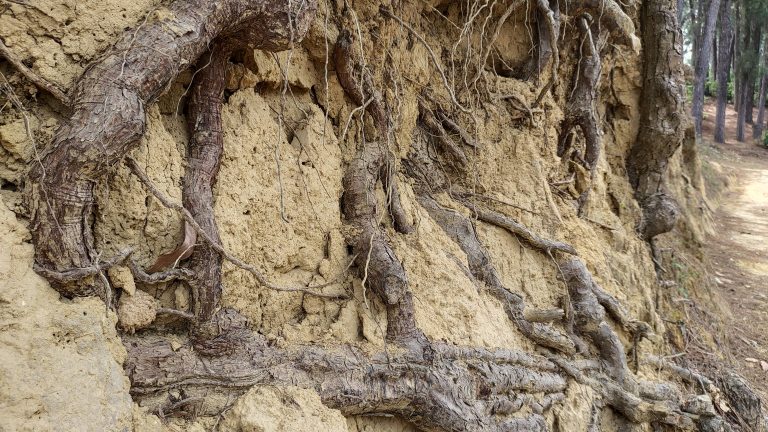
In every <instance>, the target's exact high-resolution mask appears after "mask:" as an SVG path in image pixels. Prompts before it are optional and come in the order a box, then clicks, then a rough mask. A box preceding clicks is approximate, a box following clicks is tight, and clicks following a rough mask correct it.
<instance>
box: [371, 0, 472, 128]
mask: <svg viewBox="0 0 768 432" xmlns="http://www.w3.org/2000/svg"><path fill="white" fill-rule="evenodd" d="M379 12H381V14H382V15H384V16H386V17H389V18H392V19H393V20H395V21H397V23H398V24H400V25H401V26H402V27H403V28H405V29H406V30H408V31H409V32H411V34H412V35H413V36H414V37H415V38H416V39H418V40H419V42H421V44H422V45H424V48H426V49H427V52H428V53H429V57H430V58H431V59H432V64H433V65H434V66H435V69H437V72H439V73H440V77H441V78H442V79H443V87H445V91H447V92H448V94H449V95H450V96H451V102H453V104H454V105H455V106H456V107H457V108H458V109H460V110H461V111H462V112H464V113H471V111H470V110H469V109H468V108H466V107H465V106H464V105H462V104H461V103H460V102H459V101H458V99H456V93H455V92H454V91H453V89H452V88H451V86H450V84H448V78H447V77H446V76H445V72H443V68H442V67H440V62H439V61H438V59H437V55H435V52H434V51H433V50H432V47H430V46H429V44H428V43H427V41H426V40H424V37H422V36H421V35H420V34H419V32H417V31H416V30H415V29H414V28H413V27H411V26H410V25H408V24H407V23H406V22H405V21H403V20H402V19H400V17H398V16H397V15H395V14H393V13H392V11H390V10H389V9H387V7H386V6H384V5H382V6H380V7H379Z"/></svg>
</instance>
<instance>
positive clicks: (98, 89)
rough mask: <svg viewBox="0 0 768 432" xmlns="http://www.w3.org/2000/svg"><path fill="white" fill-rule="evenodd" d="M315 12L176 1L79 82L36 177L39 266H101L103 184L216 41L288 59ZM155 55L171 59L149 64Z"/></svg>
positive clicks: (72, 292) (311, 6) (81, 286)
mask: <svg viewBox="0 0 768 432" xmlns="http://www.w3.org/2000/svg"><path fill="white" fill-rule="evenodd" d="M315 7H316V4H315V2H314V1H307V2H292V3H285V2H275V1H269V0H263V1H246V0H224V1H211V0H189V1H187V0H184V1H176V2H174V3H172V4H171V5H169V6H168V9H167V10H166V11H165V12H164V13H162V14H158V15H157V16H154V17H152V19H151V20H148V22H146V23H145V24H144V25H142V26H141V27H140V28H137V29H136V30H135V31H128V32H125V33H124V34H123V36H122V37H121V39H120V40H119V41H117V43H115V45H114V46H113V47H112V48H111V49H110V51H109V52H107V53H106V54H105V55H104V56H102V57H101V59H100V61H99V62H98V63H96V64H94V65H92V66H91V67H89V68H88V69H87V70H86V71H85V73H84V74H83V76H82V77H81V78H80V79H79V80H78V81H77V83H76V84H75V86H74V88H73V89H72V92H71V101H72V103H71V106H72V115H71V116H70V118H69V119H68V120H67V121H66V122H65V123H64V124H62V125H61V126H60V127H59V129H58V130H57V131H56V134H55V136H54V139H53V144H52V146H51V147H50V150H49V152H48V153H47V154H46V155H45V156H44V157H43V158H42V161H41V164H40V166H37V165H35V166H33V168H32V170H31V172H30V174H29V181H28V183H27V184H28V187H27V198H28V205H29V207H30V213H31V215H32V224H31V231H32V235H33V241H34V243H35V246H36V247H35V253H36V256H35V260H36V263H37V264H38V266H40V267H44V268H48V269H51V270H54V271H59V272H62V271H67V270H69V269H72V268H84V267H90V266H91V263H92V262H93V261H94V259H95V257H96V256H97V252H96V251H95V250H94V245H93V236H92V233H91V225H92V223H91V221H92V218H93V214H92V210H93V190H94V185H95V182H96V181H98V179H100V178H101V177H103V176H104V174H105V173H106V172H107V171H108V170H109V169H110V167H112V166H114V165H115V164H117V163H118V162H119V161H120V160H121V159H122V158H123V157H124V156H125V155H126V154H127V153H128V152H129V151H130V150H131V149H133V148H134V147H135V146H136V145H137V144H138V140H139V138H140V137H141V136H142V135H143V133H144V129H145V127H146V115H145V109H146V106H147V105H148V104H150V103H152V102H153V101H155V100H156V99H157V98H158V97H159V96H160V95H161V94H162V93H163V91H164V90H165V89H166V88H167V87H168V86H169V85H170V83H171V82H172V80H173V79H174V78H175V77H176V76H177V75H178V73H179V72H180V71H182V70H183V69H184V68H186V67H188V66H189V65H190V64H191V63H192V62H194V61H195V60H196V59H197V58H198V57H199V56H200V54H202V53H203V52H204V51H205V50H206V48H207V47H209V46H211V44H212V41H213V40H214V39H215V38H217V37H220V36H223V37H232V38H235V39H237V40H238V41H240V43H242V44H243V45H250V46H251V47H252V48H255V49H264V50H273V51H274V50H281V49H285V48H287V47H289V46H291V45H292V44H293V42H294V41H296V40H299V39H300V38H301V36H302V35H303V34H304V33H305V32H306V30H307V28H308V27H309V23H310V22H311V21H312V18H313V16H314V12H315ZM146 47H152V48H153V49H154V50H155V51H157V52H162V53H164V55H153V56H148V55H147V53H146V50H147V48H146ZM96 101H98V103H94V102H96ZM52 285H53V286H54V288H56V289H57V290H59V292H60V293H62V294H63V295H65V296H69V297H71V296H77V295H91V294H102V296H104V291H105V290H106V289H107V287H105V285H104V284H103V283H102V282H101V281H99V280H95V279H94V280H84V281H81V282H80V283H76V284H72V283H60V282H56V281H52Z"/></svg>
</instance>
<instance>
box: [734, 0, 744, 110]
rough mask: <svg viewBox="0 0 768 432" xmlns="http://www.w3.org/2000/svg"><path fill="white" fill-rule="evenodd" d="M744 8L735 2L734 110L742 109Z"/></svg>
mask: <svg viewBox="0 0 768 432" xmlns="http://www.w3.org/2000/svg"><path fill="white" fill-rule="evenodd" d="M742 9H743V8H742V6H741V2H740V1H735V2H734V12H735V13H734V14H733V18H732V19H731V28H733V47H732V48H733V109H734V110H735V111H738V110H739V107H741V42H742V41H741V38H742V36H743V30H742V28H741V12H742Z"/></svg>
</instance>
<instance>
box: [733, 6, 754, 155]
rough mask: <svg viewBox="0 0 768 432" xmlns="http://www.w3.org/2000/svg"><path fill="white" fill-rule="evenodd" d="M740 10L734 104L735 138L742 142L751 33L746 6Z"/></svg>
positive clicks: (745, 114) (745, 118)
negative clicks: (736, 95) (740, 38)
mask: <svg viewBox="0 0 768 432" xmlns="http://www.w3.org/2000/svg"><path fill="white" fill-rule="evenodd" d="M742 12H743V13H744V15H745V16H744V17H742V18H743V21H741V24H744V26H743V27H742V26H740V25H738V24H737V28H741V33H743V40H742V41H737V45H738V46H739V48H738V52H739V62H738V63H737V64H736V68H737V70H738V73H737V75H738V76H739V82H740V84H739V88H738V100H737V102H736V104H735V108H736V111H737V113H738V116H736V139H737V140H738V141H739V142H744V139H745V135H744V129H745V127H746V120H747V90H748V89H749V83H748V79H749V73H748V70H749V66H748V63H749V47H750V40H751V39H750V36H751V35H752V23H750V22H749V21H748V20H747V19H746V14H747V8H746V7H744V9H743V11H742ZM739 42H741V43H739Z"/></svg>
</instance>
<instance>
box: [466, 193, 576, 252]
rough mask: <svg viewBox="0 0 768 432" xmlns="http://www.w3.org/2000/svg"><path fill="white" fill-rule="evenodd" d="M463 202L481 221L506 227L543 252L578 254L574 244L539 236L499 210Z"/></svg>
mask: <svg viewBox="0 0 768 432" xmlns="http://www.w3.org/2000/svg"><path fill="white" fill-rule="evenodd" d="M462 204H464V205H465V206H466V207H467V208H468V209H470V210H471V211H472V212H473V213H474V214H475V215H476V216H477V218H478V219H480V220H481V221H483V222H487V223H489V224H493V225H496V226H497V227H499V228H504V229H505V230H507V231H509V232H510V233H512V234H514V235H515V236H516V237H518V238H520V239H521V240H523V241H524V242H525V243H527V244H528V245H530V246H532V247H533V248H535V249H538V250H539V251H541V252H544V253H546V254H552V252H563V253H567V254H570V255H578V253H577V252H576V249H574V248H573V246H571V245H569V244H567V243H563V242H559V241H556V240H549V239H545V238H542V237H539V236H538V235H537V234H535V233H533V232H532V231H531V230H529V229H528V228H526V227H525V225H523V224H521V223H520V222H518V221H516V220H514V219H512V218H510V217H508V216H505V215H503V214H501V213H499V212H496V211H493V210H489V209H484V208H480V207H478V206H476V205H474V204H472V203H471V202H469V201H466V200H465V201H462Z"/></svg>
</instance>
